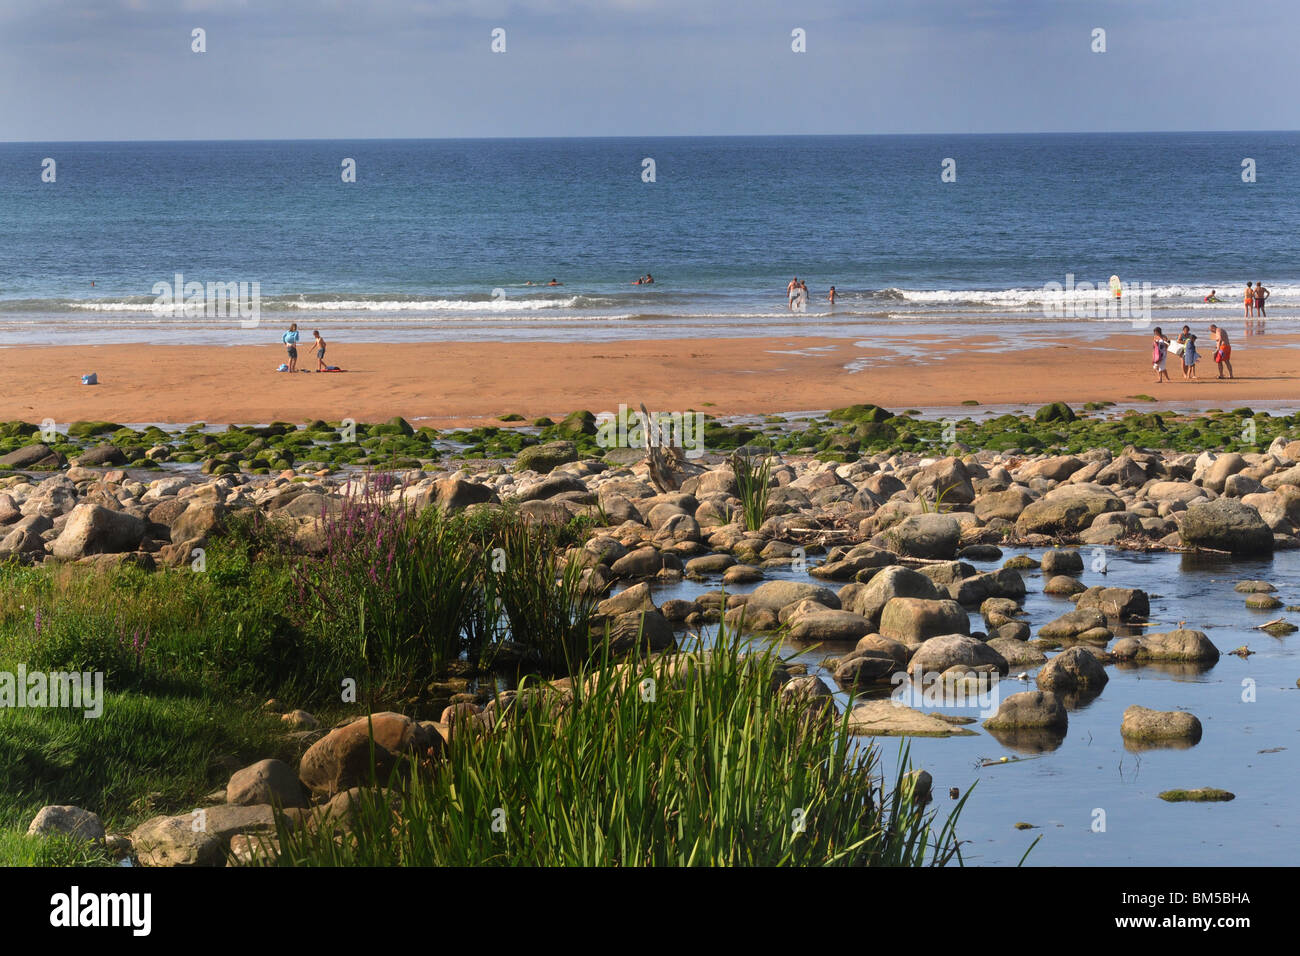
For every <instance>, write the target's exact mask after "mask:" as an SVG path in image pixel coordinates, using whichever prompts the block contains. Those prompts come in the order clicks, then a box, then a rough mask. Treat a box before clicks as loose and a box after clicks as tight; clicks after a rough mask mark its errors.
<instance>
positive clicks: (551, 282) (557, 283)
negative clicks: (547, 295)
mask: <svg viewBox="0 0 1300 956" xmlns="http://www.w3.org/2000/svg"><path fill="white" fill-rule="evenodd" d="M546 284H547V285H564V283H563V282H556V281H555V280H554V279H552V280H551V281H550V282H548V283H546Z"/></svg>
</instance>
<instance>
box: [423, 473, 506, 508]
mask: <svg viewBox="0 0 1300 956" xmlns="http://www.w3.org/2000/svg"><path fill="white" fill-rule="evenodd" d="M499 502H500V499H499V498H498V497H497V493H496V491H494V490H493V489H492V488H491V487H490V486H489V485H481V484H478V483H477V482H473V481H465V480H464V479H462V478H440V479H438V480H437V481H435V482H434V483H433V496H432V502H431V503H432V504H433V505H434V506H435V507H436V508H437V509H438V510H439V511H461V510H463V509H465V508H468V507H469V506H470V505H477V504H487V503H491V504H497V503H499Z"/></svg>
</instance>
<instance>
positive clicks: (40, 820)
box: [27, 804, 104, 845]
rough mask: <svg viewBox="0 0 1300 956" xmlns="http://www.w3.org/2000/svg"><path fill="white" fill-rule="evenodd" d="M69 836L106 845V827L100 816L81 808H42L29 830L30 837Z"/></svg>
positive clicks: (55, 805)
mask: <svg viewBox="0 0 1300 956" xmlns="http://www.w3.org/2000/svg"><path fill="white" fill-rule="evenodd" d="M55 833H60V834H67V835H69V836H73V837H77V838H79V839H82V840H87V841H90V842H92V843H98V844H100V845H103V844H104V825H103V824H102V823H101V822H100V820H99V815H98V814H96V813H92V812H90V811H89V810H83V809H81V807H74V806H68V805H58V804H51V805H49V806H44V807H41V809H40V810H39V811H37V813H36V817H35V818H34V819H33V820H32V822H31V825H30V826H29V827H28V828H27V835H28V836H49V835H50V834H55Z"/></svg>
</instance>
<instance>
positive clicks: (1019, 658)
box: [988, 637, 1047, 667]
mask: <svg viewBox="0 0 1300 956" xmlns="http://www.w3.org/2000/svg"><path fill="white" fill-rule="evenodd" d="M988 645H989V647H991V648H993V650H995V651H997V652H998V653H999V654H1001V655H1002V656H1003V657H1005V658H1006V660H1007V665H1008V666H1009V667H1037V666H1038V665H1039V664H1045V663H1046V662H1047V655H1046V654H1044V653H1043V652H1042V651H1040V650H1039V649H1038V648H1036V647H1034V646H1033V645H1031V644H1026V643H1025V642H1024V640H1022V639H1020V638H1015V637H995V638H993V639H992V640H990V641H989V642H988Z"/></svg>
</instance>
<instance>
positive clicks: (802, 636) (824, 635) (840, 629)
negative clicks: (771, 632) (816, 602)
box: [789, 611, 873, 643]
mask: <svg viewBox="0 0 1300 956" xmlns="http://www.w3.org/2000/svg"><path fill="white" fill-rule="evenodd" d="M793 620H794V625H793V626H792V627H791V628H790V633H789V638H790V640H792V641H807V642H809V643H823V642H825V641H857V640H858V639H859V638H862V637H865V636H866V635H868V634H870V633H871V632H872V630H873V628H872V625H871V622H870V621H868V620H867V619H866V618H865V617H863V616H862V615H861V614H854V613H853V612H852V611H816V612H813V613H811V614H802V615H800V616H799V617H798V618H796V619H793Z"/></svg>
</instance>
